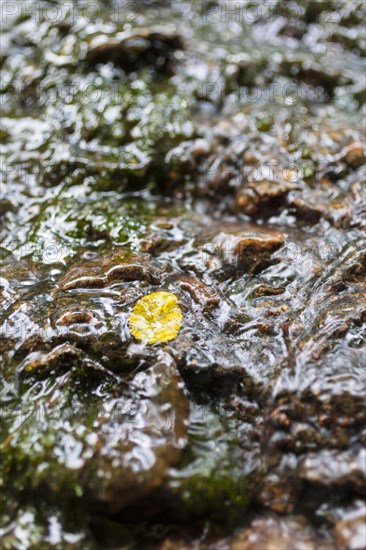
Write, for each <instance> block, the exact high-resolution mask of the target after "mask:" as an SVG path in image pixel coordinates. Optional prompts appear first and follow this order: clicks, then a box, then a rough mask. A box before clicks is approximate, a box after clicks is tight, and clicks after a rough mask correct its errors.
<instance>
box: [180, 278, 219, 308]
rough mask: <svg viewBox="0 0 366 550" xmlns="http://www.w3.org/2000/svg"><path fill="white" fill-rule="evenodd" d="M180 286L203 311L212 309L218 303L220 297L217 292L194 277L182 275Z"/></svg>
mask: <svg viewBox="0 0 366 550" xmlns="http://www.w3.org/2000/svg"><path fill="white" fill-rule="evenodd" d="M180 286H181V287H182V289H183V290H185V291H187V292H188V294H189V295H190V296H191V298H192V299H193V300H194V301H195V302H196V303H198V304H199V305H200V306H201V307H202V308H203V310H204V311H205V312H209V311H212V310H213V309H215V308H217V307H218V306H219V305H220V302H221V299H220V296H219V295H218V293H217V292H216V291H215V290H214V289H212V288H210V287H209V286H208V285H206V284H205V283H203V282H202V281H199V280H198V279H195V278H194V277H182V278H181V279H180Z"/></svg>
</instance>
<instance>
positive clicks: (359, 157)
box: [342, 141, 366, 168]
mask: <svg viewBox="0 0 366 550" xmlns="http://www.w3.org/2000/svg"><path fill="white" fill-rule="evenodd" d="M365 159H366V156H365V146H364V144H362V143H361V142H359V141H355V142H353V143H351V145H348V147H346V148H345V149H344V151H343V152H342V160H344V161H345V162H346V164H348V166H350V167H351V168H359V167H360V166H362V165H363V164H364V163H365Z"/></svg>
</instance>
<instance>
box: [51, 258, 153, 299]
mask: <svg viewBox="0 0 366 550" xmlns="http://www.w3.org/2000/svg"><path fill="white" fill-rule="evenodd" d="M148 258H149V257H148V256H146V258H143V257H141V256H140V257H137V256H136V257H134V256H129V255H127V256H126V257H125V258H123V256H122V258H121V261H120V262H118V256H116V257H115V259H111V258H104V259H98V260H95V261H91V262H87V263H85V262H83V263H82V264H81V265H80V266H78V265H76V266H74V267H73V268H72V269H70V271H69V272H68V273H67V275H65V276H64V277H63V278H62V279H61V280H60V289H61V290H62V291H68V290H75V289H82V288H85V289H88V288H89V289H93V288H106V287H108V286H111V285H113V284H118V283H123V282H130V281H146V282H150V283H155V284H156V283H158V282H159V278H158V275H157V271H156V270H154V269H153V268H152V266H151V264H149V259H148Z"/></svg>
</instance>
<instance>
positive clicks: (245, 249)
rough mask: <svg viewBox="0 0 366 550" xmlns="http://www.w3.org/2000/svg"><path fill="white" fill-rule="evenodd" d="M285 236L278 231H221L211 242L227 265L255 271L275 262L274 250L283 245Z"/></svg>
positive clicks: (251, 271) (241, 269)
mask: <svg viewBox="0 0 366 550" xmlns="http://www.w3.org/2000/svg"><path fill="white" fill-rule="evenodd" d="M285 240H286V236H285V234H283V233H280V232H278V231H272V232H271V231H262V230H261V229H259V228H258V230H255V231H254V230H253V231H252V232H250V231H248V232H245V231H243V232H236V233H226V232H221V233H219V234H218V235H216V236H215V237H214V239H213V243H214V245H215V247H216V250H217V251H218V254H219V255H220V257H221V258H222V260H223V262H224V263H225V264H227V265H231V266H234V267H236V268H237V269H238V270H239V271H245V272H249V273H256V272H258V271H260V270H262V269H264V268H266V267H267V266H269V265H271V264H272V263H275V261H276V260H275V259H274V258H273V254H274V252H276V251H277V250H278V249H280V248H281V246H283V244H284V243H285Z"/></svg>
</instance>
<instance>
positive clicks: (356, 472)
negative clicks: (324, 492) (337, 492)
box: [299, 448, 366, 490]
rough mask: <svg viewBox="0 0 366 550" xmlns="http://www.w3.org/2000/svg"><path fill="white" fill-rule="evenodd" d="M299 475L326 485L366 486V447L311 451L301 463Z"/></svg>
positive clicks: (357, 487) (363, 487)
mask: <svg viewBox="0 0 366 550" xmlns="http://www.w3.org/2000/svg"><path fill="white" fill-rule="evenodd" d="M299 475H300V477H301V478H302V479H306V480H307V481H311V482H317V483H322V484H325V485H337V486H342V485H349V486H352V487H354V488H355V489H359V490H361V489H363V490H365V488H366V449H357V448H356V449H353V450H350V451H344V452H339V451H332V450H323V451H321V452H320V453H317V454H311V453H309V454H308V455H307V456H306V458H304V459H303V460H302V461H301V462H300V464H299Z"/></svg>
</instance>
